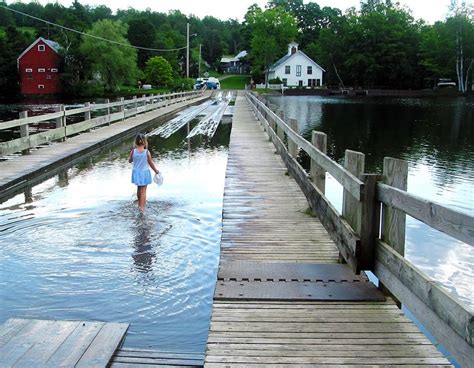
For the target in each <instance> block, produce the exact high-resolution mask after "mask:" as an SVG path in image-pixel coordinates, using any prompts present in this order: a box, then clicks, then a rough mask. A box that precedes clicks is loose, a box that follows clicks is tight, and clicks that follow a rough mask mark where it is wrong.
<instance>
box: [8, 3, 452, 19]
mask: <svg viewBox="0 0 474 368" xmlns="http://www.w3.org/2000/svg"><path fill="white" fill-rule="evenodd" d="M25 1H27V0H23V2H25ZM398 1H399V2H400V4H402V5H406V6H408V7H409V8H410V9H411V10H412V11H413V15H414V16H415V18H417V19H418V18H423V19H424V20H425V21H427V22H428V23H434V22H435V21H437V20H443V19H444V18H445V16H446V13H447V11H448V6H449V4H450V0H398ZM10 2H11V1H8V3H10ZM39 2H40V3H42V4H46V3H48V2H56V1H47V0H40V1H39ZM58 2H59V3H61V4H63V5H65V6H69V5H71V3H72V0H58ZM79 2H80V3H81V4H83V5H86V4H87V5H103V4H104V5H107V6H108V7H110V8H111V9H112V10H114V11H115V10H116V9H117V8H118V9H127V8H128V7H134V8H136V9H137V10H145V9H146V8H150V9H151V10H153V11H159V12H168V11H169V10H174V9H177V10H180V11H181V12H182V13H184V14H186V15H189V14H194V15H196V16H198V17H199V18H203V17H204V16H206V15H212V16H214V17H216V18H220V19H229V18H233V19H238V20H239V21H241V20H242V19H243V17H244V15H245V13H246V11H247V8H248V7H249V6H250V5H252V4H255V3H256V4H258V5H260V6H261V7H262V8H263V7H264V6H265V4H266V3H267V2H268V1H267V0H217V1H216V0H154V1H153V0H133V1H132V0H113V2H112V1H106V0H79ZM304 2H305V3H307V2H309V1H306V0H305V1H304ZM313 2H316V3H318V4H319V5H320V6H321V7H323V6H331V7H334V8H339V9H341V10H342V11H345V10H346V9H347V8H350V7H352V6H356V7H358V6H359V3H360V0H313Z"/></svg>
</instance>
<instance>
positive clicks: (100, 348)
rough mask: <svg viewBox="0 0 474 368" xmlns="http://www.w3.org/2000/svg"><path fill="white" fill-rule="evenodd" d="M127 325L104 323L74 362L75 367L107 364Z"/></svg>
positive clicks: (103, 365)
mask: <svg viewBox="0 0 474 368" xmlns="http://www.w3.org/2000/svg"><path fill="white" fill-rule="evenodd" d="M128 326H129V324H128V323H107V324H105V325H104V326H103V327H102V328H101V329H100V331H99V333H98V334H97V336H96V337H95V339H94V340H93V341H92V344H91V345H90V346H89V348H88V349H87V350H86V352H85V353H84V355H83V356H82V357H81V359H80V360H79V362H78V363H77V364H76V368H81V367H84V368H86V367H105V366H107V363H108V362H109V361H110V360H111V358H112V356H113V355H114V353H115V350H116V349H117V348H118V347H119V345H120V344H121V342H122V340H123V338H124V336H125V333H126V332H127V329H128Z"/></svg>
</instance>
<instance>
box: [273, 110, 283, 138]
mask: <svg viewBox="0 0 474 368" xmlns="http://www.w3.org/2000/svg"><path fill="white" fill-rule="evenodd" d="M276 114H277V116H278V117H279V118H280V119H281V120H283V121H285V112H284V111H283V110H281V109H278V110H277V112H276ZM275 131H276V134H277V136H278V138H280V140H281V141H282V143H284V142H285V131H284V130H283V128H282V127H281V126H279V125H278V123H277V122H275Z"/></svg>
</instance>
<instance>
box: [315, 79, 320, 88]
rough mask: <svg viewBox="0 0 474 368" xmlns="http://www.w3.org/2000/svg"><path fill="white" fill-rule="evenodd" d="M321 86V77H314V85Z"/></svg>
mask: <svg viewBox="0 0 474 368" xmlns="http://www.w3.org/2000/svg"><path fill="white" fill-rule="evenodd" d="M320 86H321V79H316V87H320Z"/></svg>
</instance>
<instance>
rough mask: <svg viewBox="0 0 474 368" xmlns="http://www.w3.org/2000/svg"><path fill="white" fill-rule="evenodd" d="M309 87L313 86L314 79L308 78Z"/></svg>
mask: <svg viewBox="0 0 474 368" xmlns="http://www.w3.org/2000/svg"><path fill="white" fill-rule="evenodd" d="M308 87H313V80H312V79H308Z"/></svg>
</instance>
